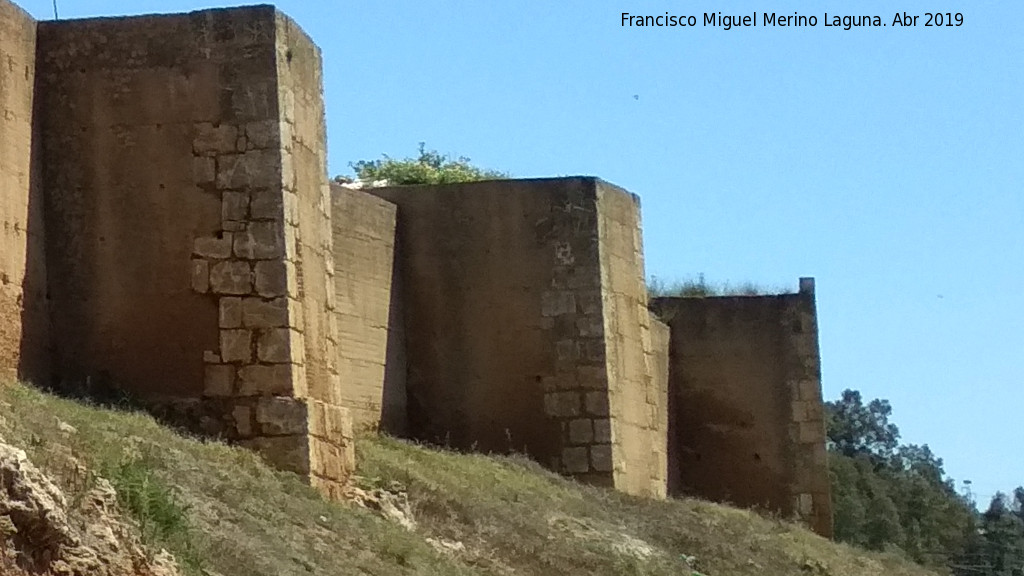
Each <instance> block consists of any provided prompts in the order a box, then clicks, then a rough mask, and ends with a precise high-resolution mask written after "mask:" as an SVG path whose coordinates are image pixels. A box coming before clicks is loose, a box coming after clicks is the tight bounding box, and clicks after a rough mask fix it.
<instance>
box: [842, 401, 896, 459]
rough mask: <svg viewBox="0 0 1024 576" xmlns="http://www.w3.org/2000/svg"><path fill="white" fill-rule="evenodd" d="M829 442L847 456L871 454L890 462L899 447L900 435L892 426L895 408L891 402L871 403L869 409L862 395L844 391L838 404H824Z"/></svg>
mask: <svg viewBox="0 0 1024 576" xmlns="http://www.w3.org/2000/svg"><path fill="white" fill-rule="evenodd" d="M825 413H826V418H827V419H828V421H827V427H828V439H829V443H830V445H831V447H832V448H833V450H835V451H836V452H839V453H840V454H843V455H844V456H850V457H853V456H856V455H858V454H868V455H872V456H874V457H875V458H876V459H880V460H888V459H890V458H892V457H893V455H894V453H895V450H896V448H897V447H898V446H899V438H900V431H899V428H897V427H896V425H895V424H892V423H890V422H889V416H891V415H892V406H890V405H889V401H888V400H877V399H876V400H872V401H871V402H869V403H868V404H867V405H865V404H864V401H863V400H862V399H861V395H860V392H858V391H856V390H844V391H843V394H842V397H841V398H840V399H839V400H837V401H835V402H826V403H825Z"/></svg>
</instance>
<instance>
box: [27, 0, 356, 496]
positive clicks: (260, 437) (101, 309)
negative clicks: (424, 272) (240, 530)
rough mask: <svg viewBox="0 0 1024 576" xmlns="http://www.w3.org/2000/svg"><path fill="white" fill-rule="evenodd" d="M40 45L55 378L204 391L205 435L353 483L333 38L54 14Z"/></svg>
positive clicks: (150, 391) (333, 483)
mask: <svg viewBox="0 0 1024 576" xmlns="http://www.w3.org/2000/svg"><path fill="white" fill-rule="evenodd" d="M38 54H39V57H38V66H39V79H40V81H39V93H38V97H39V99H40V100H41V102H42V107H43V109H45V110H46V111H47V114H45V115H44V116H42V119H41V123H40V127H41V132H40V139H41V141H42V145H43V163H44V165H45V167H46V168H45V171H44V188H45V196H46V220H47V223H48V225H49V227H48V230H49V234H48V235H47V248H48V250H49V252H48V259H47V264H48V266H49V270H50V273H51V274H50V282H49V288H50V293H51V296H52V302H51V304H52V325H53V328H54V335H55V336H54V342H53V344H54V349H55V351H56V354H55V362H54V365H55V369H56V371H57V376H58V378H59V379H60V380H62V381H64V382H67V383H69V385H76V386H81V385H82V384H83V383H85V385H87V386H88V385H89V383H90V382H96V381H100V382H109V383H110V385H112V386H116V387H118V388H124V389H127V390H129V391H130V392H132V393H133V394H135V395H137V396H139V397H141V398H143V399H145V400H147V401H149V402H151V403H154V404H168V403H170V404H173V403H177V402H178V401H179V400H181V399H187V400H195V399H199V398H202V399H203V400H202V401H201V402H200V403H199V404H200V406H199V407H198V408H196V410H197V412H199V413H200V414H202V415H203V416H202V418H201V419H200V422H199V425H200V426H201V427H202V428H204V429H205V430H206V431H209V432H217V433H222V434H226V435H227V436H229V437H231V438H234V439H237V440H239V441H240V442H241V443H242V444H244V445H248V446H251V447H254V448H256V449H258V450H260V451H261V452H262V453H263V454H264V455H266V456H267V457H268V459H270V460H271V461H272V462H274V463H275V464H277V465H279V466H280V467H282V468H285V469H289V470H293V471H296V472H299V473H302V474H307V475H308V476H310V477H311V479H312V480H313V482H314V483H316V484H317V485H318V486H321V487H323V488H324V489H325V491H327V492H329V493H331V492H332V491H333V490H335V489H336V488H338V487H340V482H341V481H342V480H343V479H344V478H345V477H346V476H347V473H348V471H350V470H351V468H352V465H353V464H352V459H353V451H352V450H353V449H352V445H351V422H350V421H349V416H348V413H347V411H346V410H345V409H344V408H342V407H341V406H340V404H339V398H338V395H337V384H338V381H337V376H336V373H335V369H334V366H333V365H332V362H331V361H332V359H333V358H334V356H335V350H334V348H333V347H334V346H335V345H336V342H337V333H336V330H335V328H334V323H333V322H332V318H333V313H332V308H333V305H332V300H333V298H332V297H333V280H332V278H331V274H332V273H333V271H332V263H331V260H330V244H331V234H330V198H329V187H328V185H327V174H326V162H325V159H324V154H325V151H324V148H323V141H324V129H323V125H324V122H323V103H322V100H321V97H320V94H321V87H320V55H319V52H318V50H317V49H316V48H315V46H314V45H313V44H312V42H310V41H309V39H308V38H307V37H306V36H305V35H304V34H303V33H302V31H301V30H300V29H298V27H296V26H295V25H294V24H293V23H292V22H291V21H290V20H288V19H287V18H286V17H284V16H282V15H280V14H278V13H277V12H276V10H274V9H273V8H272V7H267V6H261V7H254V8H241V9H229V10H209V11H203V12H195V13H191V14H180V15H169V16H147V17H139V18H123V19H93V20H71V21H60V22H46V23H41V24H40V26H39V52H38ZM193 404H194V402H193Z"/></svg>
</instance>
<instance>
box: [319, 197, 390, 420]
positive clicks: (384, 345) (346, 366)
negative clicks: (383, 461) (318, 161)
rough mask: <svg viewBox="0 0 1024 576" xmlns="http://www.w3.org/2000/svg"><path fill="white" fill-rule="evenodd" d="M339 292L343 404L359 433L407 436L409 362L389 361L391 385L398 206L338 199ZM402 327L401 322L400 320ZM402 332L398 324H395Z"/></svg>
mask: <svg viewBox="0 0 1024 576" xmlns="http://www.w3.org/2000/svg"><path fill="white" fill-rule="evenodd" d="M331 226H332V228H333V232H334V267H335V272H334V287H335V300H336V301H337V306H338V308H337V319H338V320H337V322H338V333H339V336H340V341H341V345H340V346H339V347H338V352H339V353H338V373H339V375H340V377H341V400H342V403H343V404H344V405H345V406H347V407H349V409H350V411H351V412H352V416H353V420H354V424H355V426H356V427H357V428H363V429H377V428H378V427H379V428H382V429H384V430H388V431H390V432H393V433H396V432H398V433H400V432H401V431H402V430H403V428H404V422H405V416H406V414H405V404H406V401H405V394H406V390H405V382H404V380H403V379H402V377H404V373H405V362H404V359H403V358H401V357H400V356H399V357H395V356H394V355H393V356H392V358H391V359H390V361H391V362H392V364H393V365H392V370H393V371H394V372H395V375H394V376H392V377H391V378H389V379H387V380H385V375H386V374H385V370H386V366H387V362H388V361H389V358H388V342H389V341H392V342H394V341H395V340H396V339H398V338H401V339H402V341H401V344H402V345H404V335H403V334H402V333H401V329H400V326H396V330H395V332H396V333H395V334H389V327H388V323H389V319H390V318H392V310H391V303H392V285H391V280H392V274H393V272H394V259H395V205H394V204H391V203H389V202H386V201H384V200H382V199H380V198H378V197H376V196H373V195H371V194H368V193H366V192H362V191H359V190H349V189H347V188H343V187H340V186H337V187H335V188H334V189H333V192H332V220H331ZM396 320H397V318H396ZM396 324H397V322H396Z"/></svg>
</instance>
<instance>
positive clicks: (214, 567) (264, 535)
mask: <svg viewBox="0 0 1024 576" xmlns="http://www.w3.org/2000/svg"><path fill="white" fill-rule="evenodd" d="M0 409H2V413H3V419H2V420H0V436H3V438H4V440H5V441H6V442H8V443H11V444H14V445H16V446H19V447H21V448H24V449H25V450H26V451H27V452H28V455H29V458H30V459H31V460H32V461H33V462H34V463H35V464H36V465H37V466H39V467H40V468H41V469H42V470H43V471H44V472H46V473H48V474H49V475H50V476H51V477H52V478H53V479H54V481H55V482H56V483H57V484H58V485H59V486H60V487H61V489H62V490H63V491H64V492H65V494H67V495H68V497H69V500H71V501H74V499H75V497H76V495H77V496H78V497H80V496H81V494H83V492H84V491H85V490H87V487H88V484H89V482H90V480H89V479H88V478H83V476H82V475H81V474H80V472H77V471H80V470H81V466H79V464H80V465H84V466H85V467H87V468H88V469H89V470H92V471H95V473H97V474H103V473H107V474H111V475H112V476H114V477H115V478H114V479H113V483H114V484H117V485H118V486H119V491H120V490H125V491H126V492H127V494H124V495H121V505H122V507H123V508H124V511H125V512H124V513H125V515H127V516H131V517H133V518H135V521H136V523H137V524H139V525H140V526H143V525H146V524H147V523H148V524H149V528H145V531H147V532H148V534H149V535H148V536H147V538H148V539H149V543H150V544H151V545H152V546H155V547H156V546H158V547H165V548H167V549H168V550H170V551H171V552H172V553H174V554H175V556H176V557H177V558H178V561H179V563H181V564H182V565H183V569H184V570H185V572H186V573H188V574H193V575H198V574H218V575H221V576H242V575H245V576H251V575H275V576H277V575H300V574H301V575H308V574H318V575H319V574H323V575H349V574H374V575H392V574H394V575H405V574H423V575H464V574H465V575H468V574H494V575H498V574H523V575H530V574H535V575H545V576H547V575H549V574H563V575H569V576H576V575H579V576H583V575H585V574H586V575H590V574H608V575H623V574H624V575H641V574H642V575H648V576H680V575H683V576H691V574H692V573H694V572H698V573H700V574H705V575H707V576H747V575H749V576H784V575H785V576H790V575H793V574H802V575H803V574H806V575H822V576H824V575H834V576H847V575H878V576H882V575H885V576H926V575H929V574H932V575H934V574H935V573H934V572H929V571H928V570H926V569H924V568H922V567H920V566H917V565H914V564H913V563H910V562H907V561H905V560H903V559H901V558H900V557H898V556H896V555H893V554H888V553H872V552H865V551H862V550H858V549H855V548H852V547H849V546H845V545H842V544H835V543H832V542H829V541H827V540H825V539H823V538H820V537H818V536H816V535H814V534H812V533H810V532H809V531H807V530H805V529H804V528H802V527H799V526H797V525H794V524H791V523H789V522H786V521H784V520H783V519H779V518H774V517H771V516H759V515H757V514H754V513H752V512H748V511H742V510H736V509H732V508H729V507H726V506H721V505H717V504H711V503H708V502H703V501H700V500H693V499H682V500H669V501H654V500H647V499H644V498H636V497H630V496H627V495H624V494H621V493H618V492H615V491H612V490H608V489H600V488H593V487H589V486H583V485H579V484H577V483H575V482H573V481H570V480H567V479H565V478H562V477H559V476H557V475H555V474H552V473H550V472H548V471H546V470H544V469H542V468H541V467H540V466H538V465H537V464H535V463H533V462H531V461H529V460H527V459H525V458H522V457H515V456H513V457H506V456H487V455H480V454H458V453H453V452H448V451H444V450H438V449H433V448H426V447H423V446H418V445H415V444H411V443H408V442H404V441H399V440H395V439H390V438H385V437H378V436H366V437H362V438H360V439H359V441H358V444H357V452H358V457H359V470H358V474H359V477H358V478H357V481H358V483H359V485H360V486H361V487H362V488H363V489H364V490H365V491H372V490H374V489H380V488H382V487H383V488H384V489H387V490H391V491H392V492H394V491H399V492H402V493H403V494H407V497H408V501H409V504H410V510H411V513H412V518H413V520H414V521H415V527H414V529H412V530H409V529H406V528H404V527H402V526H401V525H400V524H398V523H397V522H394V521H391V520H387V519H385V518H382V517H381V516H380V515H379V514H377V513H375V512H372V511H370V510H367V509H364V508H361V507H358V506H356V505H354V504H351V503H342V504H337V503H331V502H327V501H324V500H323V499H322V498H321V497H320V496H319V495H318V494H317V493H316V492H315V491H313V490H312V489H311V488H309V487H308V486H306V485H305V484H304V483H303V482H302V481H301V480H300V479H299V478H298V477H296V476H295V475H293V474H289V473H285V472H280V471H276V470H273V469H271V468H270V467H268V466H266V465H265V464H264V463H263V462H262V461H261V460H260V459H259V457H258V456H256V455H255V454H254V453H252V452H250V451H247V450H244V449H240V448H232V447H230V446H227V445H224V444H222V443H219V442H212V441H205V440H201V439H196V438H189V437H186V436H182V435H180V434H177V433H175V432H174V431H173V430H171V429H169V428H166V427H163V426H160V425H159V424H157V422H156V421H155V420H153V418H151V417H150V416H148V415H145V414H143V413H141V412H132V411H126V410H112V409H108V408H99V407H96V406H91V405H88V404H85V403H82V402H80V401H74V400H69V399H64V398H58V397H55V396H51V395H48V394H45V393H42V392H40V391H38V390H36V389H34V388H31V387H28V386H24V385H20V384H6V385H2V386H0ZM72 428H73V429H74V432H67V430H70V429H72ZM104 463H106V466H105V464H104ZM111 467H113V471H112V470H111ZM126 487H127V488H126ZM147 517H148V520H147Z"/></svg>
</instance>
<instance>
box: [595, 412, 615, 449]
mask: <svg viewBox="0 0 1024 576" xmlns="http://www.w3.org/2000/svg"><path fill="white" fill-rule="evenodd" d="M594 442H597V443H599V444H611V442H612V421H611V420H608V419H607V418H602V419H598V420H594Z"/></svg>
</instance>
